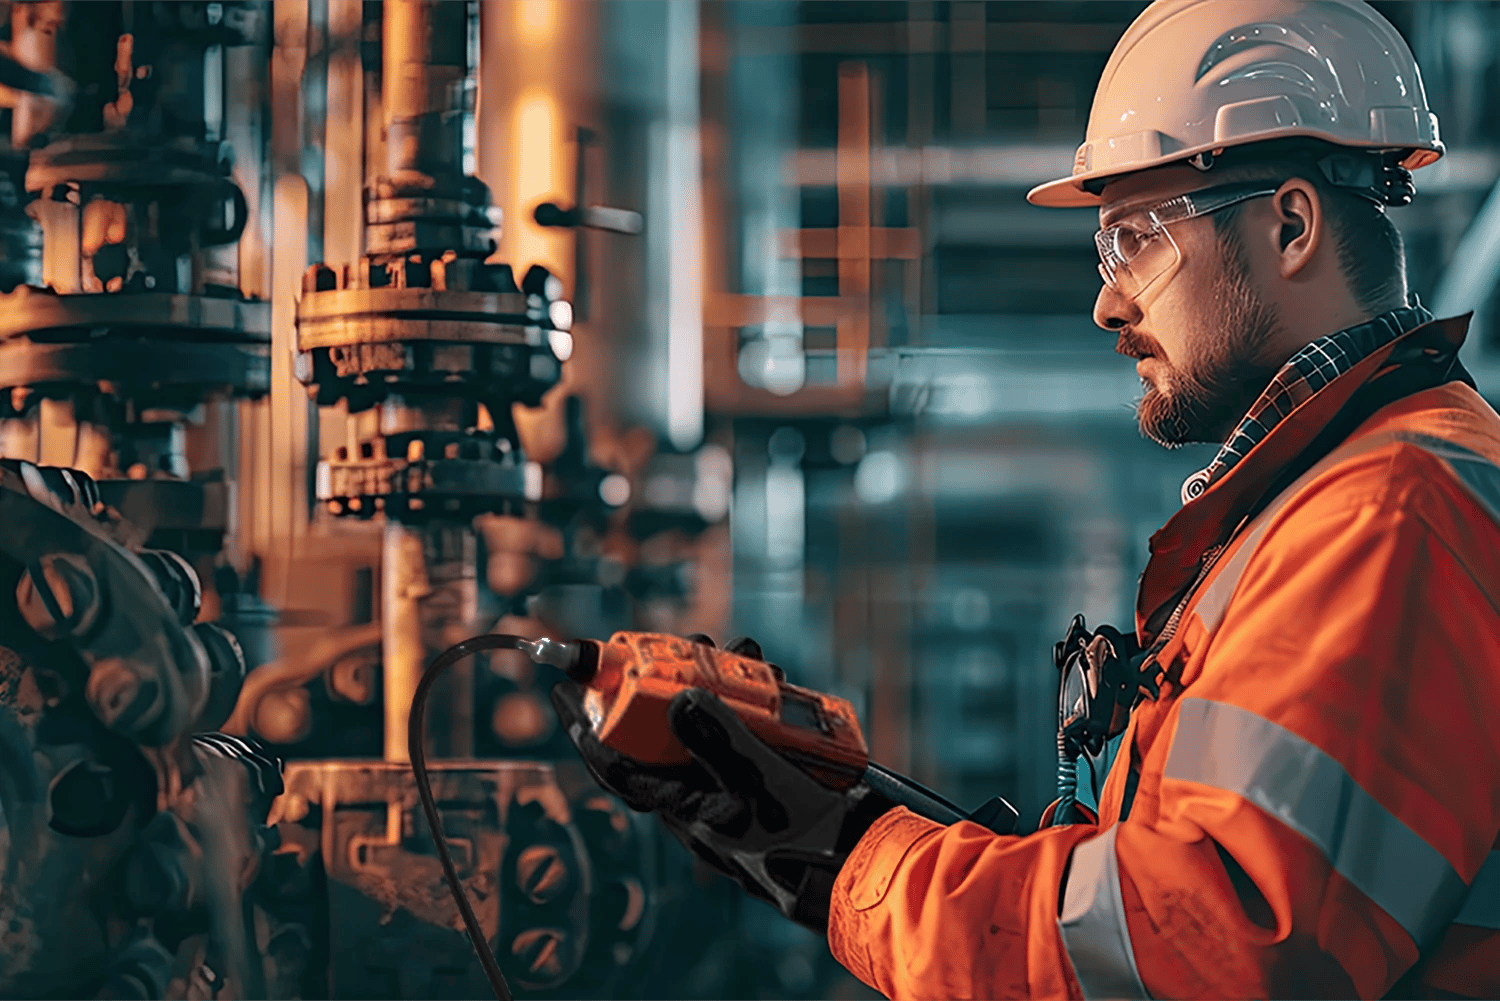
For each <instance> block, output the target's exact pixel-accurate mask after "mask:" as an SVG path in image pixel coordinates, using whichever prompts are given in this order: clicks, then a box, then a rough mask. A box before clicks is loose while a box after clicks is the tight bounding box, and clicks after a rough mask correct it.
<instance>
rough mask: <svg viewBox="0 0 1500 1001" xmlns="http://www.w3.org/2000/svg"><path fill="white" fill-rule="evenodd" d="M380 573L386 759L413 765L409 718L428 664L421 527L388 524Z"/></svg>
mask: <svg viewBox="0 0 1500 1001" xmlns="http://www.w3.org/2000/svg"><path fill="white" fill-rule="evenodd" d="M380 572H381V608H382V610H383V614H382V616H381V636H382V652H381V658H382V672H383V677H384V686H385V698H384V706H385V760H387V761H396V762H401V763H403V764H409V763H410V762H411V755H410V753H409V752H408V750H407V734H408V732H409V731H408V729H407V727H408V717H409V716H410V714H411V700H412V696H413V695H415V694H416V691H417V682H418V681H419V680H421V677H422V667H423V663H422V620H421V616H420V609H419V607H418V602H419V601H420V599H421V596H422V594H421V592H423V591H424V590H425V584H426V578H427V564H426V559H425V557H424V556H423V553H422V536H421V533H420V532H419V531H418V530H416V529H413V528H410V527H409V526H406V525H402V524H401V523H399V522H396V521H387V522H386V523H385V540H384V551H383V552H382V554H381V560H380Z"/></svg>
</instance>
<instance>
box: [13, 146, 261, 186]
mask: <svg viewBox="0 0 1500 1001" xmlns="http://www.w3.org/2000/svg"><path fill="white" fill-rule="evenodd" d="M232 183H233V182H232V181H230V180H229V178H228V177H227V170H226V168H225V166H224V165H222V164H221V162H220V159H219V146H218V144H217V143H200V142H198V141H197V140H193V139H179V140H176V141H165V142H164V141H163V139H162V137H160V136H152V135H147V134H144V133H139V132H134V131H120V132H94V133H87V134H83V135H71V136H67V137H65V138H62V139H58V140H57V141H56V142H53V143H50V144H48V145H47V146H44V147H43V148H41V149H39V150H35V151H33V152H32V154H31V164H30V167H29V169H28V170H27V171H26V190H27V191H45V190H48V189H50V188H52V187H53V186H55V185H58V184H80V185H90V186H94V185H97V186H101V187H108V186H113V185H121V186H125V187H132V188H136V187H139V188H153V189H166V188H174V189H177V190H178V192H179V196H180V192H181V189H182V188H183V187H195V188H203V187H207V188H216V187H219V186H221V185H224V184H232Z"/></svg>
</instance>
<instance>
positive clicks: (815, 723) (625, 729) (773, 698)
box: [534, 633, 870, 789]
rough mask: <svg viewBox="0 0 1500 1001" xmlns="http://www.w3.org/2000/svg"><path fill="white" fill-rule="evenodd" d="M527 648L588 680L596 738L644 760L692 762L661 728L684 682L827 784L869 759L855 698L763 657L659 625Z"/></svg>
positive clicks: (845, 782) (840, 784) (844, 782)
mask: <svg viewBox="0 0 1500 1001" xmlns="http://www.w3.org/2000/svg"><path fill="white" fill-rule="evenodd" d="M534 649H535V651H536V652H535V654H534V656H536V658H537V659H538V660H540V661H542V662H543V663H553V664H554V665H555V666H557V667H560V668H562V669H563V671H564V672H565V673H566V674H567V675H568V677H570V678H572V679H573V680H574V681H576V682H578V683H579V684H580V685H583V686H585V689H586V693H587V694H586V695H585V697H584V708H585V709H586V710H587V711H588V714H589V719H590V720H591V721H592V723H593V725H594V734H595V736H597V737H598V738H599V741H600V743H602V744H604V745H605V746H606V747H609V748H611V749H612V750H615V751H618V752H619V753H621V754H623V755H625V756H626V757H628V758H634V759H635V760H636V761H640V762H642V763H643V764H651V765H682V764H687V763H689V762H690V761H692V757H691V755H689V754H688V751H687V748H685V747H683V746H682V745H681V744H680V743H678V742H677V740H676V738H674V737H673V736H672V731H671V729H670V728H669V727H668V726H667V707H668V706H669V705H671V702H672V699H673V698H674V697H675V696H676V695H678V694H679V693H680V692H683V691H686V690H687V689H689V688H703V689H707V690H708V691H711V692H713V693H714V694H715V695H717V696H718V697H719V698H721V699H723V700H724V702H725V703H727V704H728V705H729V707H730V708H731V709H733V710H734V711H735V713H736V714H737V715H738V716H739V717H740V719H741V720H743V721H744V723H745V725H746V726H747V727H748V728H749V729H750V731H751V732H752V733H754V734H755V735H756V736H757V737H759V738H760V739H761V740H764V741H765V742H766V743H767V744H770V745H771V746H772V747H774V748H776V749H777V750H778V751H780V752H781V753H782V754H783V755H785V756H786V757H787V758H789V759H791V760H792V761H794V762H796V763H797V764H799V765H801V766H802V767H803V768H804V769H805V770H806V771H807V772H808V773H809V774H811V775H812V776H813V777H814V778H816V779H818V780H819V781H820V782H822V783H823V784H824V785H826V786H829V787H830V788H835V789H847V788H849V787H850V786H853V785H854V784H855V783H857V782H858V781H859V780H860V779H861V778H862V777H863V776H864V772H865V768H866V767H867V766H868V765H869V763H870V758H869V752H868V751H867V750H866V748H865V738H864V734H863V733H861V732H860V729H859V718H858V717H857V716H856V715H855V713H854V707H853V706H852V705H850V704H849V703H848V702H846V701H844V700H843V699H840V698H835V697H834V696H832V695H824V694H822V693H821V692H814V691H812V690H810V689H806V688H798V687H797V686H796V685H789V684H787V683H786V681H785V680H784V677H783V675H782V673H781V669H780V668H778V667H776V666H775V665H773V664H768V663H766V662H765V661H762V660H753V659H751V658H749V657H742V656H739V655H737V654H733V653H729V652H727V651H724V650H718V649H715V648H714V647H711V646H709V645H707V644H706V643H697V642H694V641H693V640H688V639H683V638H682V637H680V636H668V635H662V634H659V633H615V635H614V636H612V637H610V640H609V642H608V643H598V642H595V641H593V640H580V641H575V642H574V643H566V644H558V643H553V642H552V641H549V640H541V641H539V642H538V643H537V644H536V647H535V648H534Z"/></svg>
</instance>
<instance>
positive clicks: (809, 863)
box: [552, 637, 894, 934]
mask: <svg viewBox="0 0 1500 1001" xmlns="http://www.w3.org/2000/svg"><path fill="white" fill-rule="evenodd" d="M695 638H699V639H702V640H704V641H707V642H710V643H712V641H709V640H707V637H695ZM725 649H726V650H730V651H731V652H735V653H739V654H740V655H741V656H755V657H759V655H760V648H759V646H758V645H756V644H755V643H754V641H753V640H740V641H732V642H731V643H730V644H728V645H726V647H725ZM583 694H584V693H583V689H582V688H580V687H579V686H577V685H575V684H573V683H572V682H566V681H565V682H562V683H560V684H559V685H557V686H556V687H555V688H554V689H553V690H552V703H553V705H554V706H556V708H557V713H558V716H559V717H560V718H561V719H562V722H563V726H564V728H565V729H566V730H567V733H568V736H569V737H570V738H572V740H573V743H574V744H575V745H576V746H577V747H578V753H579V754H580V755H582V757H583V760H584V763H585V764H586V765H587V766H588V768H589V771H590V772H591V773H592V774H593V776H594V778H595V780H597V781H598V782H599V784H600V785H602V786H604V787H605V788H606V789H608V790H610V791H611V792H613V793H615V795H617V796H619V797H620V798H621V799H623V800H624V801H625V803H626V804H627V805H628V806H629V807H630V808H631V809H633V810H636V811H638V812H641V813H648V812H655V813H659V814H660V815H661V818H662V822H663V823H664V824H666V826H667V828H668V830H670V831H671V832H672V833H673V834H674V835H675V836H676V837H677V839H678V840H679V841H681V842H682V843H683V844H684V845H686V846H687V847H688V848H689V849H690V850H691V851H692V852H693V853H694V854H696V855H697V856H698V857H699V858H702V859H703V860H704V861H705V862H707V863H709V864H710V865H712V866H713V867H714V868H716V869H718V870H719V871H720V872H723V873H725V874H726V875H728V876H729V877H730V878H732V879H734V880H735V882H737V883H739V884H740V885H741V886H742V887H744V888H745V890H746V891H748V892H749V893H750V894H751V895H752V896H755V897H757V898H759V899H761V900H764V901H766V902H767V903H769V904H771V906H773V907H775V908H776V909H777V910H778V911H780V912H781V913H782V914H783V915H784V916H786V917H788V918H791V919H792V920H793V921H796V922H797V923H798V924H801V925H803V926H804V927H807V928H811V929H812V930H814V931H816V932H819V933H821V934H826V933H827V931H828V911H829V907H830V902H831V900H832V895H833V882H834V880H835V879H836V878H837V876H838V873H839V869H841V868H842V867H843V864H844V862H845V860H846V859H847V858H848V857H849V853H850V852H851V851H852V850H853V849H854V846H855V844H856V843H858V841H859V839H860V837H862V836H863V835H864V833H865V831H867V830H869V828H870V825H871V824H873V823H874V822H875V820H876V819H877V818H878V817H880V816H881V815H882V814H884V813H885V812H886V811H888V810H890V809H891V808H892V807H893V806H894V804H893V803H892V802H891V801H890V800H888V799H886V798H885V797H884V796H881V795H879V794H878V793H875V792H872V791H871V790H870V789H869V787H867V786H866V785H864V783H860V784H858V785H856V786H855V787H854V788H852V789H849V790H847V791H844V792H837V791H835V790H832V789H829V788H827V787H826V786H824V785H822V784H820V783H819V782H817V781H816V780H815V779H813V778H812V777H811V776H809V775H808V774H807V773H806V772H804V771H802V769H800V768H798V767H797V766H796V765H794V764H792V763H791V762H790V761H789V760H787V759H786V758H784V757H782V756H781V755H780V754H779V753H777V752H776V751H775V750H773V749H772V748H771V747H770V746H769V745H767V744H766V743H765V742H764V741H762V740H760V738H758V737H756V736H755V735H754V734H753V733H751V732H750V730H749V729H748V728H747V727H746V726H745V725H744V724H743V723H741V722H740V720H739V718H738V717H737V716H736V715H735V714H734V711H733V710H731V709H730V708H729V707H728V706H727V705H726V704H725V703H724V702H723V701H722V700H720V699H719V698H718V697H717V696H715V695H714V694H712V693H711V692H708V691H706V690H704V689H701V688H695V689H690V690H688V691H685V692H682V693H681V694H679V695H678V696H677V697H676V698H675V699H673V700H672V704H671V707H670V709H669V710H668V721H669V725H670V726H671V728H672V733H673V734H674V735H675V736H676V737H677V739H678V740H680V741H681V742H682V743H683V745H684V746H685V747H686V748H687V749H688V751H689V752H691V754H692V756H693V763H691V764H687V765H677V766H670V767H660V766H650V765H643V764H641V763H640V762H638V761H635V760H634V759H631V758H627V757H625V756H623V755H621V754H618V753H616V752H615V751H613V750H611V749H610V748H608V747H605V746H604V745H603V744H601V743H600V742H599V740H598V739H597V738H596V737H595V736H594V733H593V729H592V726H591V725H590V723H589V719H588V716H587V715H586V713H585V712H584V708H583Z"/></svg>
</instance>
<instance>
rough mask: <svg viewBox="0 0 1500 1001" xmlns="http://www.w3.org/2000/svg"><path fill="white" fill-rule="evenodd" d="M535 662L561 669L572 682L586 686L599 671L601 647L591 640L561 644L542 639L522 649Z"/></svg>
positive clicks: (552, 640) (533, 641)
mask: <svg viewBox="0 0 1500 1001" xmlns="http://www.w3.org/2000/svg"><path fill="white" fill-rule="evenodd" d="M522 649H523V650H525V651H526V654H527V656H529V657H530V658H531V659H532V661H533V662H535V663H537V664H550V665H551V666H552V667H556V668H559V669H560V670H561V671H562V672H563V673H564V674H566V675H567V676H568V677H569V678H570V679H571V680H573V681H576V682H577V683H578V684H580V685H586V684H588V683H589V682H590V681H593V680H594V675H595V674H596V673H598V671H599V646H598V644H597V643H593V642H591V641H589V640H570V641H569V642H567V643H561V642H559V641H557V640H554V639H548V638H547V637H545V636H544V637H542V638H541V639H539V640H532V641H530V642H529V643H527V644H526V645H525V646H523V647H522Z"/></svg>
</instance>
